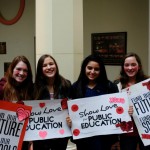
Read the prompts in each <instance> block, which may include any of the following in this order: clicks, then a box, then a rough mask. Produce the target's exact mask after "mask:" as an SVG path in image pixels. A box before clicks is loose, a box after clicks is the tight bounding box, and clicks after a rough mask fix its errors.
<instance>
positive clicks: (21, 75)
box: [0, 56, 33, 150]
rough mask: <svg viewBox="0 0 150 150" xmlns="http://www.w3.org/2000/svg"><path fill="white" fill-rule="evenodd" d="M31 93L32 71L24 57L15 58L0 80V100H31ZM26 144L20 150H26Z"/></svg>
mask: <svg viewBox="0 0 150 150" xmlns="http://www.w3.org/2000/svg"><path fill="white" fill-rule="evenodd" d="M31 91H33V81H32V71H31V66H30V63H29V61H28V59H27V58H26V57H25V56H17V57H15V58H14V59H13V61H12V62H11V64H10V66H9V68H8V70H7V72H6V75H5V77H4V78H2V79H1V80H0V99H1V100H6V101H10V102H11V101H17V103H22V100H31V99H32V92H31ZM28 147H29V144H28V142H23V146H22V150H28Z"/></svg>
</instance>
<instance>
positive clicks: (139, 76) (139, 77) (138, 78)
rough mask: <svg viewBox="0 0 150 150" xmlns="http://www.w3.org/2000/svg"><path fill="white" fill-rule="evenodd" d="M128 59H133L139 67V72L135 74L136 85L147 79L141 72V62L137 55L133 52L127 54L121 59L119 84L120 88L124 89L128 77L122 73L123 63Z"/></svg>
mask: <svg viewBox="0 0 150 150" xmlns="http://www.w3.org/2000/svg"><path fill="white" fill-rule="evenodd" d="M128 57H135V59H136V61H137V62H138V65H139V70H138V72H137V74H136V83H138V82H141V81H143V80H145V79H147V78H148V76H146V75H145V74H144V72H143V68H142V62H141V59H140V57H139V56H138V55H137V54H135V53H133V52H131V53H128V54H127V55H126V56H125V57H124V58H123V60H122V64H121V71H120V82H121V84H122V88H125V87H126V84H127V83H128V81H129V77H128V76H127V74H126V73H125V71H124V62H125V60H126V58H128Z"/></svg>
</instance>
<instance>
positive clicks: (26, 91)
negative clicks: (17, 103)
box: [4, 56, 33, 101]
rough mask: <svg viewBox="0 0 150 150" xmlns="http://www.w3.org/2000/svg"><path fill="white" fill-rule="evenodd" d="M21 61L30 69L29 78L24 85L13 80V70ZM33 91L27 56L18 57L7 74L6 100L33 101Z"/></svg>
mask: <svg viewBox="0 0 150 150" xmlns="http://www.w3.org/2000/svg"><path fill="white" fill-rule="evenodd" d="M20 61H22V62H24V63H25V64H26V65H27V68H28V75H27V78H26V79H25V80H24V81H23V82H22V83H18V82H17V81H16V80H15V79H14V78H13V70H14V68H15V67H16V65H17V64H18V63H19V62H20ZM32 89H33V80H32V71H31V66H30V63H29V61H28V59H27V58H26V57H25V56H17V57H15V58H14V59H13V61H12V62H11V64H10V66H9V68H8V70H7V72H6V84H5V86H4V99H5V100H8V101H13V100H28V99H32V93H31V92H32Z"/></svg>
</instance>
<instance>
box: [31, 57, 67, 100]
mask: <svg viewBox="0 0 150 150" xmlns="http://www.w3.org/2000/svg"><path fill="white" fill-rule="evenodd" d="M48 57H49V58H51V59H52V60H53V61H54V63H55V65H56V74H55V80H54V85H53V86H54V98H55V99H57V98H58V97H59V94H60V88H61V91H62V92H63V91H64V92H63V93H65V89H66V88H68V87H69V86H70V84H69V83H68V82H67V80H66V79H65V78H64V77H62V76H61V75H60V74H59V69H58V65H57V63H56V60H55V59H54V58H53V57H52V56H51V55H49V54H44V55H42V56H41V57H40V58H39V60H38V64H37V72H36V77H35V83H34V99H41V97H42V95H43V92H44V91H45V90H47V84H48V83H47V78H46V77H45V75H44V74H43V70H42V68H43V63H44V60H45V59H46V58H48Z"/></svg>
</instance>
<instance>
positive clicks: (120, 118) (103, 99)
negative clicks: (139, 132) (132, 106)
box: [68, 92, 133, 139]
mask: <svg viewBox="0 0 150 150" xmlns="http://www.w3.org/2000/svg"><path fill="white" fill-rule="evenodd" d="M128 101H129V100H128V97H127V93H126V92H122V93H115V94H107V95H102V96H95V97H89V98H82V99H75V100H71V101H68V110H69V115H70V117H71V120H72V128H71V130H72V135H73V139H80V138H85V137H91V136H95V135H106V134H119V133H128V132H133V125H132V122H131V117H130V116H129V114H128V109H129V104H128Z"/></svg>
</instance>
